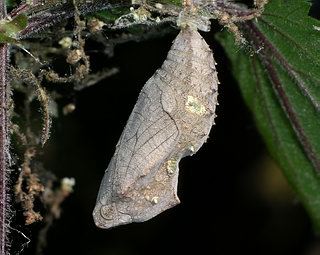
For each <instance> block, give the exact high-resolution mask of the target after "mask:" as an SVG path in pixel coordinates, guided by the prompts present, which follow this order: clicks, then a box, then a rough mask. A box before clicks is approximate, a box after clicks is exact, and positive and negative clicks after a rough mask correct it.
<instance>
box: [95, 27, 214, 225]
mask: <svg viewBox="0 0 320 255" xmlns="http://www.w3.org/2000/svg"><path fill="white" fill-rule="evenodd" d="M217 84H218V78H217V72H216V69H215V62H214V59H213V55H212V52H211V50H210V48H209V46H208V45H207V43H206V42H205V41H204V39H203V38H202V37H201V35H200V34H199V33H198V31H197V29H196V28H194V27H192V26H188V25H187V26H185V27H184V28H182V29H181V31H180V33H179V35H178V36H177V38H176V39H175V40H174V42H173V45H172V47H171V49H170V51H169V53H168V56H167V59H166V60H165V61H164V63H163V65H162V66H161V68H160V69H158V70H157V71H156V72H155V74H154V75H153V76H152V77H151V78H150V79H149V80H148V81H147V83H146V84H145V86H144V87H143V89H142V91H141V93H140V95H139V98H138V101H137V103H136V105H135V107H134V109H133V111H132V113H131V115H130V117H129V120H128V122H127V124H126V127H125V129H124V131H123V133H122V135H121V137H120V140H119V142H118V144H117V146H116V151H115V154H114V156H113V158H112V159H111V162H110V163H109V166H108V168H107V170H106V172H105V175H104V177H103V180H102V182H101V186H100V191H99V194H98V198H97V202H96V206H95V208H94V212H93V217H94V221H95V223H96V225H97V226H98V227H100V228H110V227H115V226H118V225H122V224H128V223H131V222H143V221H146V220H148V219H150V218H152V217H154V216H156V215H158V214H159V213H161V212H162V211H165V210H167V209H169V208H171V207H173V206H175V205H176V204H178V203H179V198H178V196H177V184H178V171H179V168H178V164H179V161H180V159H181V158H183V157H185V156H188V155H192V154H194V153H196V152H197V151H198V150H199V148H200V147H201V146H202V144H203V143H204V142H205V141H206V140H207V137H208V134H209V132H210V129H211V126H212V125H213V124H214V118H215V108H216V105H217V95H218V93H217Z"/></svg>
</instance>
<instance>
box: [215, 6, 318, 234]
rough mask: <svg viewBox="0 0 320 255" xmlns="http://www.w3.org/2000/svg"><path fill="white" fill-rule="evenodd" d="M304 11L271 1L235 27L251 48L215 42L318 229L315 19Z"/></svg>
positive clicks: (225, 37) (305, 8)
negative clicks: (255, 16) (259, 13)
mask: <svg viewBox="0 0 320 255" xmlns="http://www.w3.org/2000/svg"><path fill="white" fill-rule="evenodd" d="M309 9H310V3H309V2H308V1H301V0H291V1H286V0H273V1H270V3H269V4H268V5H267V6H266V8H265V12H264V13H263V15H262V17H260V18H259V19H258V21H257V22H251V21H250V22H246V23H242V24H240V25H239V26H240V29H241V31H242V32H243V33H244V35H245V37H246V38H247V40H248V42H249V43H250V46H249V47H250V49H251V50H248V49H247V50H245V51H244V50H241V49H239V47H237V46H235V45H234V43H233V39H232V36H231V35H230V34H226V33H224V34H221V35H220V36H219V40H220V42H221V43H222V44H223V46H224V47H225V50H226V52H227V55H228V56H229V58H230V59H231V61H232V72H233V74H234V75H235V77H236V78H237V80H238V81H239V85H240V88H241V91H242V94H243V97H244V99H245V102H246V104H247V105H248V107H249V108H250V110H251V111H252V113H253V115H254V117H255V120H256V123H257V126H258V128H259V130H260V132H261V134H262V136H263V138H264V140H265V142H266V144H267V146H268V148H269V150H270V152H271V154H272V155H273V156H274V158H275V159H276V160H277V162H278V163H279V165H280V166H281V168H282V170H283V173H284V175H285V176H286V178H287V180H288V182H289V183H290V184H291V186H292V187H293V188H294V190H295V191H296V193H297V195H298V197H299V199H300V201H301V202H302V203H303V204H304V206H305V207H306V209H307V210H308V212H309V214H310V216H311V218H312V220H313V222H314V225H315V228H316V229H317V230H318V231H319V230H320V51H319V49H320V22H319V21H318V20H316V19H313V18H311V17H309V16H308V11H309ZM248 51H249V52H248Z"/></svg>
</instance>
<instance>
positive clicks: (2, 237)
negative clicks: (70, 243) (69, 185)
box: [0, 0, 9, 255]
mask: <svg viewBox="0 0 320 255" xmlns="http://www.w3.org/2000/svg"><path fill="white" fill-rule="evenodd" d="M6 15H7V9H6V3H5V0H0V19H4V18H5V17H6ZM8 60H9V46H8V45H7V44H0V254H4V255H5V254H9V252H8V242H7V233H8V231H7V226H8V224H7V223H8V222H7V221H8V215H7V213H8V210H7V202H8V199H7V168H8V165H9V133H8V101H9V100H8V98H9V95H8V93H9V90H8V77H7V74H8V72H7V66H8Z"/></svg>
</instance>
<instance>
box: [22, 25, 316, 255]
mask: <svg viewBox="0 0 320 255" xmlns="http://www.w3.org/2000/svg"><path fill="white" fill-rule="evenodd" d="M219 30H221V27H220V26H219V25H218V24H216V23H214V25H213V31H212V32H210V33H202V35H203V36H204V38H205V39H206V41H207V42H208V44H209V45H210V47H211V48H212V49H213V52H214V57H215V60H216V62H217V63H218V66H217V68H218V72H219V74H218V76H219V79H220V82H221V85H220V87H219V97H218V99H219V103H220V105H219V106H218V109H217V115H218V117H217V119H216V126H214V127H213V129H212V131H211V134H210V138H209V140H208V142H207V143H206V144H205V145H204V146H203V147H202V149H201V150H200V151H199V152H198V153H197V154H196V155H194V156H192V157H187V158H185V159H183V160H182V161H181V163H180V176H179V197H180V199H181V204H180V205H178V206H176V207H175V208H173V209H170V210H168V211H166V212H164V213H162V214H160V215H159V216H157V217H155V218H154V219H152V220H150V221H148V222H145V223H139V224H130V225H125V226H120V227H118V228H114V229H110V230H102V229H98V228H97V227H96V226H95V225H94V223H93V220H92V215H91V214H92V210H93V208H94V205H95V200H96V196H97V193H98V189H99V185H100V181H101V179H102V176H103V174H104V171H105V169H106V168H107V166H108V162H109V160H110V158H111V157H112V155H113V152H114V149H115V145H116V143H117V141H118V139H119V137H120V134H121V132H122V130H123V127H124V126H125V123H126V121H127V118H128V116H129V115H130V113H131V110H132V108H133V106H134V104H135V102H136V100H137V97H138V94H139V92H140V90H141V88H142V86H143V84H144V83H145V82H146V81H147V79H148V78H149V77H150V76H151V75H152V74H153V73H154V71H155V70H156V69H157V68H158V67H160V66H161V64H162V62H163V60H164V59H165V57H166V54H167V52H168V50H169V48H170V46H171V42H172V40H173V39H174V38H175V36H176V34H177V33H178V31H177V30H174V29H171V30H170V31H169V32H168V33H167V35H166V36H164V37H161V38H156V39H151V40H146V41H143V42H128V43H125V44H121V45H118V46H117V47H116V48H115V52H114V57H113V58H111V59H109V58H107V57H106V56H104V55H103V54H101V53H100V54H99V53H98V54H97V53H92V54H91V62H92V64H93V68H98V66H99V65H100V66H103V65H104V66H110V67H112V66H117V67H119V70H120V72H119V74H117V75H115V76H112V77H110V78H108V79H106V80H104V81H103V82H101V83H99V84H98V85H96V86H93V87H90V88H87V89H84V90H82V91H81V92H79V93H78V94H77V95H76V97H75V98H72V99H71V98H70V101H74V100H75V103H76V110H75V111H74V112H73V113H71V114H69V115H67V116H63V117H60V118H59V120H57V121H54V129H53V131H52V137H51V140H50V141H49V144H48V145H47V148H46V153H45V156H44V157H45V158H44V161H45V167H46V168H47V169H49V170H51V171H52V172H54V174H55V175H56V176H57V177H58V178H63V177H65V176H67V177H74V178H75V179H76V186H75V188H74V193H73V194H71V196H70V197H69V198H67V200H66V201H65V202H64V203H63V205H62V207H63V213H62V215H61V218H60V219H59V220H57V221H55V222H54V224H53V226H52V228H51V229H50V231H49V233H48V238H47V240H48V246H47V248H46V249H45V251H44V253H43V254H47V255H51V254H52V255H53V254H55V255H56V254H59V255H65V254H83V255H89V254H90V255H102V254H103V255H104V254H117V255H122V254H123V255H126V254H128V255H129V254H132V255H134V254H182V253H187V252H189V253H190V252H192V253H196V254H201V253H205V254H219V255H229V254H247V255H250V254H260V255H264V254H265V255H267V254H268V255H270V254H273V255H286V254H288V255H289V254H290V255H298V254H299V255H300V254H301V255H316V254H320V245H319V243H318V241H317V240H316V237H315V235H314V233H313V230H312V226H311V223H310V220H309V218H308V216H307V214H306V212H305V211H304V209H303V208H302V206H301V205H300V204H299V203H298V201H297V200H296V198H295V196H294V195H293V193H292V192H291V190H290V188H289V187H288V186H287V184H286V182H285V181H284V180H283V179H282V176H281V173H280V170H279V169H278V168H277V166H276V165H275V163H274V162H272V160H271V159H270V158H269V156H268V155H267V152H266V148H265V147H264V145H263V141H262V139H261V137H260V136H259V134H258V133H257V131H256V129H255V126H254V122H253V120H252V118H251V116H250V113H249V112H248V110H247V108H246V106H245V105H244V102H243V100H242V98H241V94H240V91H239V89H238V87H237V84H236V81H235V80H234V79H233V77H232V76H231V72H230V63H229V62H228V59H227V58H226V56H225V53H224V50H223V48H222V47H221V46H220V45H219V44H218V43H217V42H216V41H215V40H214V32H216V31H219ZM88 47H89V50H90V47H91V49H92V48H94V47H95V45H93V44H92V45H90V43H89V44H88ZM67 101H68V100H67ZM36 224H38V225H39V226H41V225H40V223H36ZM35 228H36V227H35ZM24 233H25V234H26V235H27V236H29V237H30V238H31V240H33V241H32V242H31V243H30V245H29V247H30V248H28V249H26V250H25V252H24V253H23V254H34V250H33V248H34V244H35V240H36V237H37V232H36V231H33V230H32V229H25V230H24Z"/></svg>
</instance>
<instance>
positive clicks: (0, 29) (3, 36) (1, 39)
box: [0, 13, 28, 43]
mask: <svg viewBox="0 0 320 255" xmlns="http://www.w3.org/2000/svg"><path fill="white" fill-rule="evenodd" d="M27 25H28V17H27V15H26V14H25V13H21V14H19V15H18V16H16V17H15V18H14V19H12V20H10V21H8V20H6V19H4V20H1V21H0V43H16V42H17V41H16V40H15V38H16V35H17V34H18V32H20V31H21V30H23V29H24V28H26V27H27Z"/></svg>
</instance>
